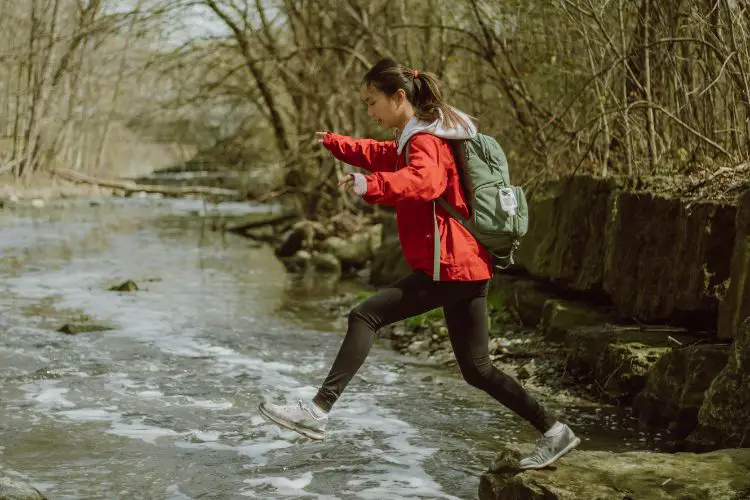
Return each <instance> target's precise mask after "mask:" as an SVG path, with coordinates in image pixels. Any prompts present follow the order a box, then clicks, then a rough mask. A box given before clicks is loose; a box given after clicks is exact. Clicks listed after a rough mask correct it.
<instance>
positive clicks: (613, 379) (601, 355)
mask: <svg viewBox="0 0 750 500" xmlns="http://www.w3.org/2000/svg"><path fill="white" fill-rule="evenodd" d="M670 336H672V337H673V338H676V339H677V340H678V341H680V342H681V343H690V342H691V341H693V340H694V339H693V338H692V337H689V336H687V335H684V334H678V333H675V332H672V331H670V330H666V331H665V330H663V329H660V328H656V327H654V328H653V329H648V328H646V327H643V328H642V327H630V326H623V325H611V324H608V325H594V326H584V327H577V328H573V329H571V330H570V331H569V332H568V333H567V335H566V337H565V343H566V347H567V350H568V353H567V357H566V371H568V372H570V373H571V374H573V375H574V376H575V377H576V378H577V379H578V380H579V382H583V383H590V384H592V387H593V388H595V390H596V393H597V395H598V396H599V397H600V398H602V399H603V400H605V401H608V402H616V403H620V404H626V405H627V404H630V403H631V402H632V400H633V398H634V397H635V395H636V394H638V393H639V392H640V391H641V390H643V388H644V387H645V385H646V376H647V374H648V372H649V370H650V368H651V367H652V366H653V365H654V364H655V363H656V362H657V361H658V360H659V358H661V357H662V356H663V355H664V354H665V353H667V352H669V351H670V350H671V349H672V346H673V345H674V344H673V343H671V342H670V340H669V337H670Z"/></svg>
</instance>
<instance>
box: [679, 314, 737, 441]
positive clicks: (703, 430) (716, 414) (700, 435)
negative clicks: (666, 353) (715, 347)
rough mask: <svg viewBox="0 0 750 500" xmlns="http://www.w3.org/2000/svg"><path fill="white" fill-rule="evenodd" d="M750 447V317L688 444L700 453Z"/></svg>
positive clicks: (707, 396)
mask: <svg viewBox="0 0 750 500" xmlns="http://www.w3.org/2000/svg"><path fill="white" fill-rule="evenodd" d="M749 443H750V317H748V318H747V319H746V320H745V322H744V323H743V324H742V326H740V328H739V329H738V331H737V333H736V337H735V339H734V342H733V343H732V347H731V349H730V351H729V360H728V361H727V364H726V366H725V367H724V369H723V370H722V371H721V372H720V373H719V374H718V375H717V376H716V378H714V379H713V381H712V382H711V385H710V386H709V387H708V389H707V390H706V394H705V398H704V400H703V404H702V405H701V408H700V411H699V412H698V426H697V428H696V430H695V431H694V432H693V433H692V434H691V435H690V436H689V438H688V444H689V446H690V447H693V448H696V449H700V450H703V449H716V448H717V447H722V446H748V444H749Z"/></svg>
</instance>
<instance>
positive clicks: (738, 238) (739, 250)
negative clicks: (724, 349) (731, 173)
mask: <svg viewBox="0 0 750 500" xmlns="http://www.w3.org/2000/svg"><path fill="white" fill-rule="evenodd" d="M735 229H736V235H735V239H734V252H733V253H732V275H731V276H732V277H731V280H730V282H729V290H728V291H727V293H726V296H725V297H724V300H723V301H722V303H721V306H720V308H719V338H722V339H729V338H732V336H733V335H734V333H735V332H736V331H737V330H738V329H739V326H740V323H741V322H742V319H743V318H746V317H748V316H750V189H748V190H747V191H746V192H745V194H743V195H742V196H741V198H740V203H739V207H738V209H737V219H736V222H735Z"/></svg>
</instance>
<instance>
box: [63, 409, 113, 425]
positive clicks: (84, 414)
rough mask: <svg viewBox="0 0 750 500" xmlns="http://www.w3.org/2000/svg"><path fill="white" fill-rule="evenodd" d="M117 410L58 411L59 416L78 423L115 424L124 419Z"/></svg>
mask: <svg viewBox="0 0 750 500" xmlns="http://www.w3.org/2000/svg"><path fill="white" fill-rule="evenodd" d="M115 410H116V408H113V407H110V408H78V409H75V410H64V411H58V412H57V415H60V416H63V417H65V418H67V419H69V420H74V421H76V422H107V421H109V422H114V421H116V420H119V419H120V418H121V417H122V413H120V412H118V411H115Z"/></svg>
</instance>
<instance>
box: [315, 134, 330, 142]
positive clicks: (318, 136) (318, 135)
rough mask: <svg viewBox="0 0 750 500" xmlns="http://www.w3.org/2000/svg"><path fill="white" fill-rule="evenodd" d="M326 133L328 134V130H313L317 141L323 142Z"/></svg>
mask: <svg viewBox="0 0 750 500" xmlns="http://www.w3.org/2000/svg"><path fill="white" fill-rule="evenodd" d="M326 135H328V132H315V138H316V139H317V141H318V142H323V139H325V138H326Z"/></svg>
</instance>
